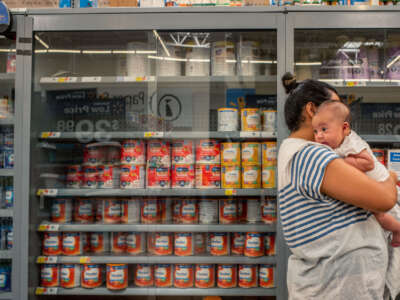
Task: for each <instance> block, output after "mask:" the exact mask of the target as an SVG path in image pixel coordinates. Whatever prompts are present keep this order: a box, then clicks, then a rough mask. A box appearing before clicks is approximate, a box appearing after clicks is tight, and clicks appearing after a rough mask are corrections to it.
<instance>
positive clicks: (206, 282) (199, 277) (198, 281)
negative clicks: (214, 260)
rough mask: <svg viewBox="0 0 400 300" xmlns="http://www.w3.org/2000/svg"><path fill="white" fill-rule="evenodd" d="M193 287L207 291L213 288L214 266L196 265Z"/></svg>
mask: <svg viewBox="0 0 400 300" xmlns="http://www.w3.org/2000/svg"><path fill="white" fill-rule="evenodd" d="M194 278H195V287H197V288H200V289H208V288H212V287H214V286H215V266H214V265H209V264H197V265H196V270H195V274H194Z"/></svg>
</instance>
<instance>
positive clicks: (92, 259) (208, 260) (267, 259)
mask: <svg viewBox="0 0 400 300" xmlns="http://www.w3.org/2000/svg"><path fill="white" fill-rule="evenodd" d="M36 262H37V263H38V264H46V263H51V264H56V263H57V264H82V263H93V264H121V263H123V264H137V263H151V264H165V263H169V264H193V263H197V264H268V265H274V264H276V258H275V256H262V257H254V258H253V257H246V256H204V255H203V256H197V255H195V256H132V255H130V256H121V255H119V256H115V255H113V254H109V255H107V256H39V257H38V258H37V260H36Z"/></svg>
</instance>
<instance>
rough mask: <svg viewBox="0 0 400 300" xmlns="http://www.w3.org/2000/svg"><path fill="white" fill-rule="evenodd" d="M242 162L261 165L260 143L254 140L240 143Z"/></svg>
mask: <svg viewBox="0 0 400 300" xmlns="http://www.w3.org/2000/svg"><path fill="white" fill-rule="evenodd" d="M242 164H243V165H261V144H260V143H256V142H248V143H242Z"/></svg>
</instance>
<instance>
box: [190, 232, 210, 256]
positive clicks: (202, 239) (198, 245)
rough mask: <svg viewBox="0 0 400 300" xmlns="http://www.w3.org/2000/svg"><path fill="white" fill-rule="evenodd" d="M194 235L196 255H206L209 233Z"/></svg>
mask: <svg viewBox="0 0 400 300" xmlns="http://www.w3.org/2000/svg"><path fill="white" fill-rule="evenodd" d="M193 235H194V253H195V254H204V253H206V251H207V233H205V232H197V233H193Z"/></svg>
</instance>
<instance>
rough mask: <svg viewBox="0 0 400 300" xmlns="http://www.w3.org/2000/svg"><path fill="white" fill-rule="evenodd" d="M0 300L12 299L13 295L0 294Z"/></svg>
mask: <svg viewBox="0 0 400 300" xmlns="http://www.w3.org/2000/svg"><path fill="white" fill-rule="evenodd" d="M0 299H14V296H13V293H8V292H7V293H1V292H0Z"/></svg>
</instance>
